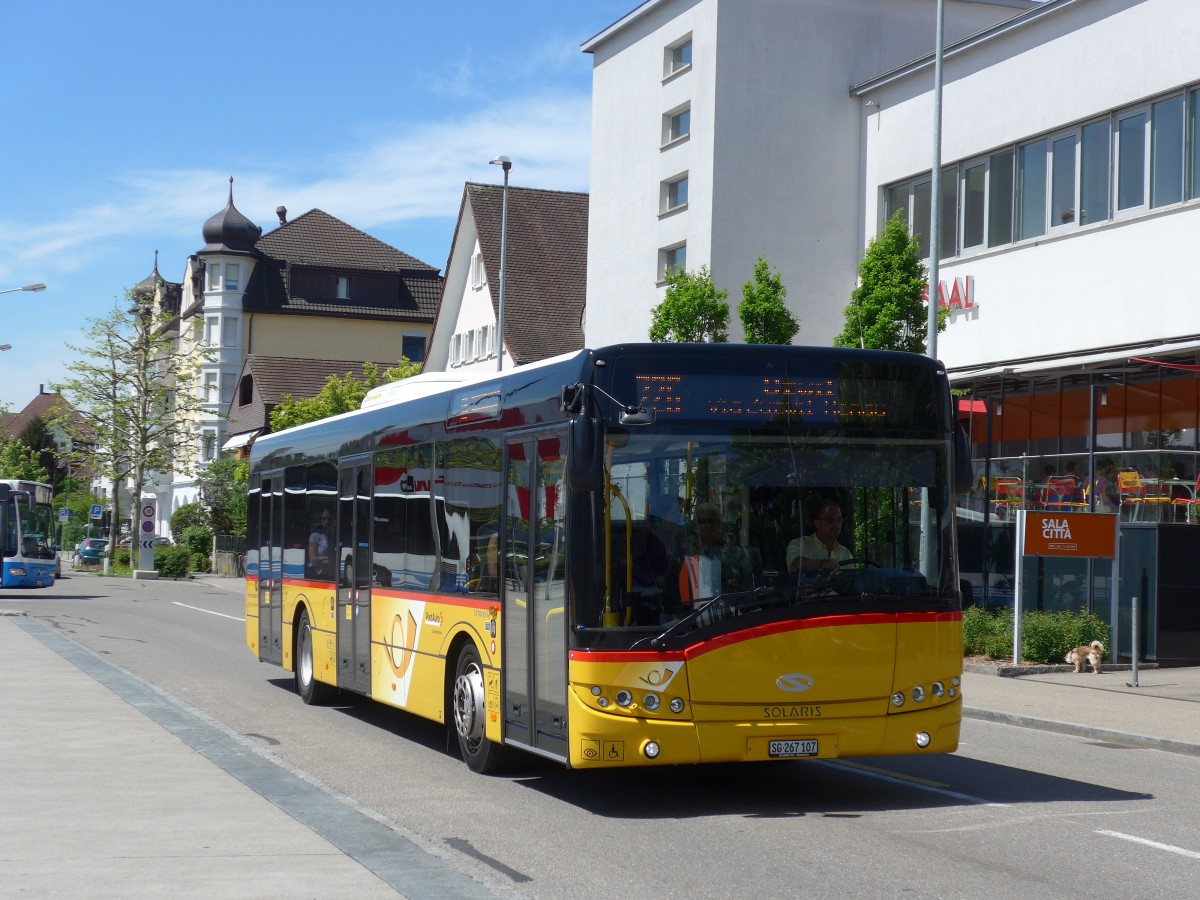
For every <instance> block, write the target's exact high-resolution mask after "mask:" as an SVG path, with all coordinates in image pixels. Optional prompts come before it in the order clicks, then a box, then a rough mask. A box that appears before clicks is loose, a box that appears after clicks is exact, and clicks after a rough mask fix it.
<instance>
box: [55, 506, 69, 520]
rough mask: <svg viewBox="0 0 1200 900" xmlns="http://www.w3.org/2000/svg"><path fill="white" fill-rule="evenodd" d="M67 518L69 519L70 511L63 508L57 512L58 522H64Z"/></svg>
mask: <svg viewBox="0 0 1200 900" xmlns="http://www.w3.org/2000/svg"><path fill="white" fill-rule="evenodd" d="M69 518H71V511H70V510H69V509H67V508H66V507H65V506H64V507H63V508H62V509H60V510H59V511H58V521H60V522H65V521H67V519H69Z"/></svg>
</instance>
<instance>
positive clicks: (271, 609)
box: [256, 472, 283, 665]
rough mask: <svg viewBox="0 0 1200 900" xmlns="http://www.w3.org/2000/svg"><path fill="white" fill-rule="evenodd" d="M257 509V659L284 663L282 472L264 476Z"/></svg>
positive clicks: (277, 663)
mask: <svg viewBox="0 0 1200 900" xmlns="http://www.w3.org/2000/svg"><path fill="white" fill-rule="evenodd" d="M256 499H257V500H258V502H259V504H260V506H259V512H258V528H259V532H258V545H259V549H258V658H259V659H261V660H262V661H263V662H273V663H275V664H276V665H283V472H272V473H270V474H269V475H264V476H263V480H262V491H261V492H260V493H259V495H258V497H257V498H256Z"/></svg>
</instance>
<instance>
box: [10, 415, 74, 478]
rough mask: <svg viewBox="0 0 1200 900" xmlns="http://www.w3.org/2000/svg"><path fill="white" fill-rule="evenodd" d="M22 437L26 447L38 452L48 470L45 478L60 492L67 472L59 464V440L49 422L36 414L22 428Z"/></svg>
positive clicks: (41, 462)
mask: <svg viewBox="0 0 1200 900" xmlns="http://www.w3.org/2000/svg"><path fill="white" fill-rule="evenodd" d="M20 438H21V442H22V443H23V444H25V446H26V447H28V448H29V449H30V450H32V451H33V452H34V453H36V454H37V457H38V462H39V463H40V464H41V466H42V468H43V469H45V470H46V475H47V477H46V479H45V480H46V481H48V482H49V483H50V485H51V486H52V487H53V488H54V492H55V493H58V491H59V490H60V488H61V485H62V482H63V480H64V479H65V478H66V475H67V473H66V471H65V470H64V469H63V467H61V466H60V465H59V464H58V441H56V440H55V439H54V432H53V430H52V429H51V428H50V425H49V423H47V422H46V420H45V419H43V418H42V417H41V416H34V417H33V418H32V419H30V420H29V423H28V424H27V425H26V426H25V427H24V428H23V429H22V430H21V434H20Z"/></svg>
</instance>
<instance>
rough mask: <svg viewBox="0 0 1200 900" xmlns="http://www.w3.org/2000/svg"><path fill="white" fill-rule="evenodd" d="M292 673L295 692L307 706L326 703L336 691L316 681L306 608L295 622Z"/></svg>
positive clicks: (310, 626) (310, 628)
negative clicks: (294, 649)
mask: <svg viewBox="0 0 1200 900" xmlns="http://www.w3.org/2000/svg"><path fill="white" fill-rule="evenodd" d="M292 659H293V660H294V661H295V662H294V665H293V672H292V675H293V677H294V678H295V681H296V693H297V694H299V695H300V699H301V700H303V701H304V702H305V703H306V704H308V705H309V706H319V705H321V704H322V703H328V702H329V701H330V700H331V699H332V698H333V695H334V693H335V692H336V691H335V689H334V688H331V687H330V686H329V685H327V684H323V683H322V682H320V681H317V679H316V675H315V674H314V666H313V638H312V625H310V624H309V621H308V610H302V611H301V613H300V621H299V622H298V623H297V624H296V652H295V654H294V655H293V656H292Z"/></svg>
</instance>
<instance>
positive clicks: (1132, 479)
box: [1117, 470, 1146, 522]
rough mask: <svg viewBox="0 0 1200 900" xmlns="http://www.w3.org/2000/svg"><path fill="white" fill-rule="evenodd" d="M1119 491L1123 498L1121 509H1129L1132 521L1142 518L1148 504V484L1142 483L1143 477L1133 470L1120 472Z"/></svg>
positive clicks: (1118, 477)
mask: <svg viewBox="0 0 1200 900" xmlns="http://www.w3.org/2000/svg"><path fill="white" fill-rule="evenodd" d="M1117 493H1118V495H1119V496H1120V498H1121V511H1122V512H1124V511H1125V510H1126V509H1128V510H1129V518H1130V519H1131V520H1132V521H1135V522H1136V521H1137V520H1138V519H1140V518H1141V517H1142V509H1143V508H1144V507H1145V505H1146V486H1145V485H1144V484H1142V477H1141V476H1140V475H1138V473H1137V472H1135V471H1132V470H1125V471H1122V472H1118V473H1117Z"/></svg>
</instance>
